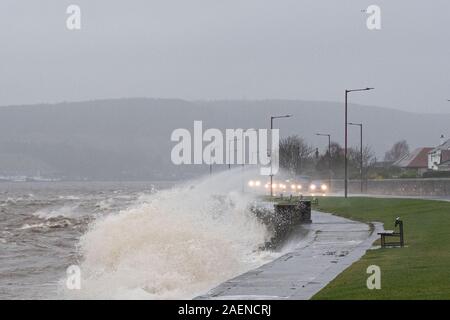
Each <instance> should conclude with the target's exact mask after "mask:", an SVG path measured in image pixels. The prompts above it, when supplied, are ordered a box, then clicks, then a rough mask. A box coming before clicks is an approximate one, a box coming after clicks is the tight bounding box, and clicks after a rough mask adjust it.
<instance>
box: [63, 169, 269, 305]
mask: <svg viewBox="0 0 450 320" xmlns="http://www.w3.org/2000/svg"><path fill="white" fill-rule="evenodd" d="M247 174H248V173H247ZM243 181H245V180H243V176H242V172H241V170H239V169H236V170H231V171H228V172H223V173H219V174H216V175H213V176H212V177H208V178H205V179H202V180H196V181H191V182H189V183H185V184H183V185H181V186H178V187H174V188H172V189H170V190H163V191H159V192H157V193H155V194H151V195H147V196H141V197H140V199H139V201H138V203H136V204H135V205H133V206H132V207H130V208H128V209H126V210H122V211H120V212H118V213H117V214H111V215H108V216H106V217H102V218H100V219H98V220H97V221H95V222H94V223H93V224H92V225H91V226H90V228H89V231H88V232H87V233H86V234H85V235H84V236H83V237H82V238H81V240H80V253H81V255H82V263H81V272H82V282H81V283H82V287H81V290H79V291H70V292H67V294H68V295H69V298H106V299H108V298H125V299H126V298H133V299H134V298H137V299H140V298H143V299H173V298H187V299H189V298H193V297H195V296H197V295H199V294H202V293H205V292H206V291H208V290H209V289H211V288H213V287H214V286H216V285H218V284H219V283H221V282H223V281H224V280H227V279H229V278H231V277H233V276H236V275H238V274H240V273H243V272H245V271H247V270H249V269H252V268H254V267H257V266H259V265H261V264H263V263H265V262H268V261H270V260H271V259H273V258H274V255H275V254H272V253H270V252H264V251H261V250H260V248H261V247H262V245H263V244H264V243H265V242H266V241H267V240H268V239H269V238H270V234H268V232H267V230H266V227H265V226H264V225H263V224H261V222H260V221H259V220H258V219H257V218H256V217H255V216H254V215H253V213H251V212H250V211H249V209H248V207H249V203H250V202H251V201H252V200H253V196H251V195H248V194H247V195H244V194H242V193H241V192H240V190H241V187H242V183H243Z"/></svg>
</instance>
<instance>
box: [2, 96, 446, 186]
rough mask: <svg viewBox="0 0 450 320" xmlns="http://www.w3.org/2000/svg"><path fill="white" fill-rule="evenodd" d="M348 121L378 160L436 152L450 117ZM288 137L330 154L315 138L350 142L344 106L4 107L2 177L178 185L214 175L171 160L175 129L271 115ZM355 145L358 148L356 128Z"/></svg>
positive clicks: (370, 112) (383, 112) (370, 111)
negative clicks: (396, 146) (393, 150)
mask: <svg viewBox="0 0 450 320" xmlns="http://www.w3.org/2000/svg"><path fill="white" fill-rule="evenodd" d="M349 110H350V111H349V121H354V122H359V121H362V122H363V123H364V130H365V132H364V137H365V143H367V144H369V145H371V146H372V148H373V149H374V151H375V152H376V153H377V155H378V156H379V157H382V156H383V155H384V152H385V151H386V150H387V149H389V148H390V146H391V145H392V144H393V143H394V142H395V141H397V140H400V139H406V140H407V141H408V142H409V143H410V146H411V148H414V147H418V146H434V145H436V144H437V143H438V142H439V137H440V135H441V134H448V133H450V132H449V131H450V130H449V128H450V114H445V115H438V114H416V113H408V112H403V111H398V110H393V109H386V108H380V107H370V106H360V105H350V106H349ZM277 114H293V115H294V118H292V119H286V120H278V121H276V122H275V124H276V126H277V127H279V128H280V132H281V135H282V136H286V135H290V134H298V135H300V136H303V137H304V138H305V139H306V140H307V141H308V142H309V143H311V144H312V145H314V146H318V147H320V148H324V147H325V145H326V141H325V140H324V139H321V138H320V137H316V136H315V133H316V132H319V131H320V132H329V133H331V134H332V139H333V140H334V141H337V142H339V143H342V141H343V133H344V131H343V130H344V129H343V122H344V118H343V116H344V114H343V104H342V103H334V102H317V101H316V102H311V101H288V100H264V101H237V100H230V101H183V100H175V99H144V98H136V99H116V100H98V101H86V102H70V103H59V104H51V105H50V104H39V105H26V106H5V107H0V175H4V176H5V175H6V176H7V175H27V176H33V175H42V176H51V177H63V178H66V179H81V178H86V179H100V180H104V179H120V180H136V179H138V180H140V179H142V180H146V179H164V180H166V179H179V178H186V177H189V176H192V175H196V174H198V173H201V172H207V167H206V166H189V167H188V168H186V166H183V167H182V168H181V167H175V166H174V165H172V164H171V161H170V151H171V148H172V146H173V145H174V143H172V142H171V141H170V134H171V133H172V131H173V130H174V129H176V128H187V129H190V130H192V126H193V121H194V120H203V122H204V128H205V129H206V128H207V127H213V128H221V129H223V128H240V127H242V128H267V127H268V126H269V118H270V115H277ZM350 133H351V134H350V145H357V144H358V143H359V133H358V131H357V128H350Z"/></svg>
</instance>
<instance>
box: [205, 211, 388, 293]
mask: <svg viewBox="0 0 450 320" xmlns="http://www.w3.org/2000/svg"><path fill="white" fill-rule="evenodd" d="M312 220H313V223H312V224H310V225H304V226H302V227H301V228H302V229H307V230H308V232H307V235H306V237H305V238H303V239H302V240H301V241H300V242H299V243H298V244H297V245H296V246H295V247H293V249H292V251H290V252H289V253H287V254H285V255H283V256H281V257H280V258H278V259H276V260H274V261H272V262H270V263H268V264H265V265H263V266H261V267H259V268H257V269H254V270H251V271H249V272H247V273H244V274H242V275H240V276H238V277H236V278H233V279H231V280H228V281H226V282H224V283H222V284H221V285H219V286H218V287H216V288H214V289H212V290H211V291H210V292H208V293H207V294H205V295H203V296H200V297H198V298H197V299H300V300H305V299H310V298H311V297H312V296H313V295H314V294H316V293H317V292H318V291H319V290H320V289H322V288H323V287H325V286H326V285H327V284H328V283H329V282H330V281H331V280H333V279H334V278H335V277H336V276H337V275H338V274H340V273H341V272H342V271H344V270H345V269H346V268H348V267H349V266H350V265H351V264H352V263H354V262H355V261H357V260H359V259H360V258H361V257H362V256H363V255H364V254H365V252H366V251H367V249H369V248H371V246H372V244H373V242H374V241H375V240H376V239H377V238H378V236H377V232H380V231H381V230H383V228H382V225H381V224H379V223H374V224H373V225H371V226H370V225H368V224H364V223H360V222H355V221H352V220H348V219H345V218H341V217H337V216H333V215H331V214H327V213H319V212H313V213H312ZM299 232H303V233H304V230H299Z"/></svg>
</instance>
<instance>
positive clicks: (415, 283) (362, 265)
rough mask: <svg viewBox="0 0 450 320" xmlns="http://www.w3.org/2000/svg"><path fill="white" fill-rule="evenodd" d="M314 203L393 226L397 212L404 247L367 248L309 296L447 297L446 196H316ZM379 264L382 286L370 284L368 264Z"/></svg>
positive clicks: (449, 205) (449, 206)
mask: <svg viewBox="0 0 450 320" xmlns="http://www.w3.org/2000/svg"><path fill="white" fill-rule="evenodd" d="M314 208H315V209H317V210H319V211H322V212H329V213H333V214H335V215H339V216H342V217H345V218H349V219H352V220H358V221H363V222H370V221H379V222H383V223H384V227H385V229H393V228H394V220H395V218H396V217H401V218H402V220H403V224H404V232H405V245H406V247H405V248H390V249H377V250H369V251H368V252H367V253H366V254H365V255H364V256H363V257H362V258H361V259H360V260H359V261H357V262H355V263H354V264H353V265H352V266H350V267H349V268H348V269H347V270H345V271H344V272H343V273H341V274H340V275H339V276H338V277H337V278H335V279H334V280H333V281H332V282H331V283H329V284H328V285H327V286H326V287H325V288H324V289H322V290H321V291H320V292H318V293H317V294H316V295H315V296H314V297H313V299H450V202H443V201H431V200H415V199H378V198H349V199H344V198H335V197H324V198H319V205H317V206H314ZM370 265H377V266H379V267H380V268H381V290H369V289H367V286H366V280H367V278H368V277H369V275H368V274H367V273H366V270H367V267H368V266H370Z"/></svg>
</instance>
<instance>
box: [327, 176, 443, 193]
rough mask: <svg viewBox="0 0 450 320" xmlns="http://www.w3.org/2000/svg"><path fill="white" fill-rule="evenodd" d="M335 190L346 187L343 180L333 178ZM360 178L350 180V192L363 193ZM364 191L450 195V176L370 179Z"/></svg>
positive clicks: (332, 184) (333, 188)
mask: <svg viewBox="0 0 450 320" xmlns="http://www.w3.org/2000/svg"><path fill="white" fill-rule="evenodd" d="M331 186H332V190H333V191H334V192H338V191H342V190H343V189H344V181H343V180H333V181H332V183H331ZM360 186H361V184H360V180H350V181H349V192H350V193H361V190H360V189H361V187H360ZM364 193H368V194H379V195H397V196H450V178H430V179H384V180H368V181H367V182H366V183H365V184H364Z"/></svg>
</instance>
